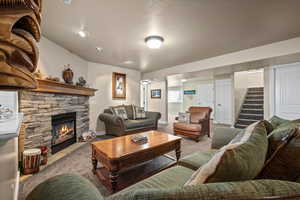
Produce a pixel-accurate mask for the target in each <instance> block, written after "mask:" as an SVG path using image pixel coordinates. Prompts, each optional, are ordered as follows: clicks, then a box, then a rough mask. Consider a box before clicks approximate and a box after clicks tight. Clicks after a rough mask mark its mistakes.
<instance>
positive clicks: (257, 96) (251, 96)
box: [234, 87, 264, 128]
mask: <svg viewBox="0 0 300 200" xmlns="http://www.w3.org/2000/svg"><path fill="white" fill-rule="evenodd" d="M263 118H264V88H263V87H257V88H248V91H247V94H246V97H245V100H244V102H243V105H242V107H241V111H240V114H239V117H238V119H237V122H236V124H235V125H234V127H235V128H246V127H247V126H248V125H250V124H252V123H254V122H257V121H259V120H262V119H263Z"/></svg>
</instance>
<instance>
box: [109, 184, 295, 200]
mask: <svg viewBox="0 0 300 200" xmlns="http://www.w3.org/2000/svg"><path fill="white" fill-rule="evenodd" d="M299 191H300V184H298V183H293V182H286V181H275V180H255V181H242V182H226V183H209V184H199V185H189V186H184V187H176V188H171V189H164V188H157V189H156V188H155V189H152V188H149V189H137V190H135V191H131V192H127V193H123V195H119V196H114V197H113V198H108V199H109V200H133V199H139V200H164V199H173V200H175V199H177V200H179V199H181V200H217V199H224V200H226V199H227V200H229V199H231V200H233V199H236V200H237V199H244V200H246V199H247V200H252V199H253V200H258V199H268V198H264V197H273V198H272V199H287V198H274V197H281V196H285V197H286V196H292V195H293V196H294V195H298V196H299V195H300V192H299ZM290 199H294V200H295V199H299V198H290Z"/></svg>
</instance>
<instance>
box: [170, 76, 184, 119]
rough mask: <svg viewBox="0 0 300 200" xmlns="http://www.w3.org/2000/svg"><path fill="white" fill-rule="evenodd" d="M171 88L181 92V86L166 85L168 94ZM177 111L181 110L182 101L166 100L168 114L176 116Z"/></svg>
mask: <svg viewBox="0 0 300 200" xmlns="http://www.w3.org/2000/svg"><path fill="white" fill-rule="evenodd" d="M180 82H181V81H180ZM168 86H169V84H168ZM171 90H176V91H180V92H181V93H182V94H183V90H182V86H176V87H168V94H170V91H171ZM179 112H183V102H168V114H169V115H170V116H173V117H174V116H177V115H178V113H179Z"/></svg>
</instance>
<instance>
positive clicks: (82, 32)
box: [78, 30, 88, 38]
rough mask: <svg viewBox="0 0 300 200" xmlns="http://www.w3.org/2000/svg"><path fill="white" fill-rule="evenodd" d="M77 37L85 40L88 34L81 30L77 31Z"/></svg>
mask: <svg viewBox="0 0 300 200" xmlns="http://www.w3.org/2000/svg"><path fill="white" fill-rule="evenodd" d="M78 35H79V36H80V37H82V38H85V37H86V36H87V35H88V32H86V31H83V30H81V31H78Z"/></svg>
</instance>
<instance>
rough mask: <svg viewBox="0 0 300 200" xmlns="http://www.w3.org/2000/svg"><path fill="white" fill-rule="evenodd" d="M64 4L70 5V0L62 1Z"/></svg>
mask: <svg viewBox="0 0 300 200" xmlns="http://www.w3.org/2000/svg"><path fill="white" fill-rule="evenodd" d="M64 3H65V4H68V5H70V4H71V3H72V0H64Z"/></svg>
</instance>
